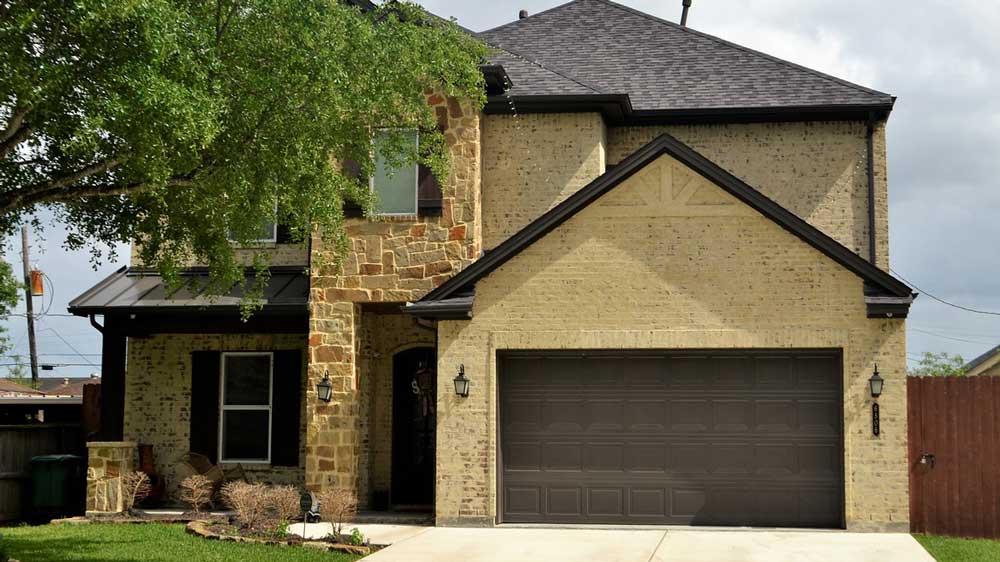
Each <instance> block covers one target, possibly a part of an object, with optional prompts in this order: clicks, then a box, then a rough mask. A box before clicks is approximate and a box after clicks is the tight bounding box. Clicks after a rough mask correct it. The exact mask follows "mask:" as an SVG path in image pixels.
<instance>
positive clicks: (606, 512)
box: [587, 488, 625, 518]
mask: <svg viewBox="0 0 1000 562" xmlns="http://www.w3.org/2000/svg"><path fill="white" fill-rule="evenodd" d="M622 491H623V490H622V488H589V489H588V490H587V514H588V515H592V516H603V517H614V518H621V517H622V516H623V515H625V498H624V496H623V495H622Z"/></svg>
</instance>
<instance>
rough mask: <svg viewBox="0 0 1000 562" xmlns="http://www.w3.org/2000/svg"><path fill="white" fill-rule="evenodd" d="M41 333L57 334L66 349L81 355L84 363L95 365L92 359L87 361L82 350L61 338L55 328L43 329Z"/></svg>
mask: <svg viewBox="0 0 1000 562" xmlns="http://www.w3.org/2000/svg"><path fill="white" fill-rule="evenodd" d="M41 331H43V332H45V331H48V332H52V333H53V334H55V335H56V337H57V338H59V339H60V340H62V342H63V343H64V344H66V347H68V348H70V349H72V350H73V352H74V353H76V354H77V355H79V356H80V358H81V359H83V360H84V361H86V362H87V363H90V364H91V365H94V363H93V361H91V360H90V359H87V357H86V356H84V354H82V353H80V350H79V349H77V348H75V347H73V344H71V343H69V342H68V341H67V340H66V338H64V337H62V336H60V335H59V332H57V331H56V330H55V328H43V329H42V330H41ZM94 366H95V367H96V365H94Z"/></svg>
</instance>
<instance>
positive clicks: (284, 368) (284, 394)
mask: <svg viewBox="0 0 1000 562" xmlns="http://www.w3.org/2000/svg"><path fill="white" fill-rule="evenodd" d="M271 393H272V399H273V402H272V404H271V416H272V417H271V465H272V466H299V439H300V433H301V431H302V427H301V425H300V423H299V421H300V413H301V411H302V352H301V351H299V350H297V349H293V350H290V351H275V352H274V382H273V383H272V388H271Z"/></svg>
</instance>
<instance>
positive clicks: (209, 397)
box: [190, 351, 222, 463]
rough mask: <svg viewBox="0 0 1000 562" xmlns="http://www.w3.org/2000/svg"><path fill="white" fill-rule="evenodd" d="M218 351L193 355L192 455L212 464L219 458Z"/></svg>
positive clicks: (200, 352) (196, 352) (194, 353)
mask: <svg viewBox="0 0 1000 562" xmlns="http://www.w3.org/2000/svg"><path fill="white" fill-rule="evenodd" d="M221 357H222V355H221V354H220V353H219V352H218V351H195V352H193V353H192V354H191V441H190V446H191V452H192V453H201V454H202V455H205V456H206V457H208V459H209V460H210V461H212V462H213V463H215V462H218V456H219V374H220V372H219V369H220V364H219V361H220V359H221Z"/></svg>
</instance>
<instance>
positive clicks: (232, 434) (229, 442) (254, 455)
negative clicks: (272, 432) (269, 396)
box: [222, 410, 271, 461]
mask: <svg viewBox="0 0 1000 562" xmlns="http://www.w3.org/2000/svg"><path fill="white" fill-rule="evenodd" d="M270 416H271V414H270V412H268V411H267V410H225V411H223V412H222V458H223V459H236V460H262V461H263V460H267V442H268V439H269V434H268V419H269V418H270Z"/></svg>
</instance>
